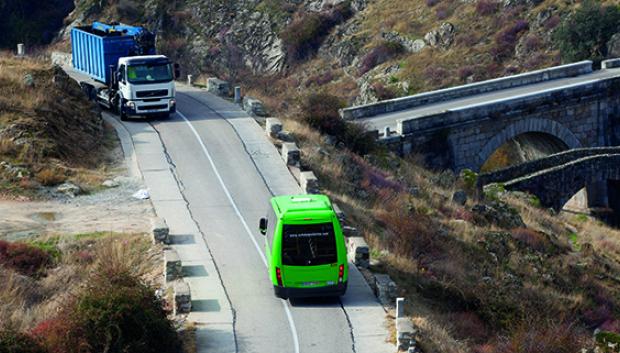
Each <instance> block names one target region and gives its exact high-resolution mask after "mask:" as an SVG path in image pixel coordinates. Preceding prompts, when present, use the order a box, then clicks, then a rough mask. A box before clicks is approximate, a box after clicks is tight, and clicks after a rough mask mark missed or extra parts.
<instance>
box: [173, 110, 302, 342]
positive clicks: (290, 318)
mask: <svg viewBox="0 0 620 353" xmlns="http://www.w3.org/2000/svg"><path fill="white" fill-rule="evenodd" d="M177 114H178V115H179V116H180V117H181V118H183V120H185V122H186V123H187V125H188V126H189V128H190V129H191V130H192V132H193V133H194V136H196V140H198V143H199V144H200V147H202V151H203V152H204V154H205V156H207V159H208V160H209V164H211V168H213V172H214V173H215V176H216V177H217V180H218V181H219V182H220V185H221V186H222V189H223V190H224V193H225V194H226V197H227V198H228V201H230V204H231V205H232V207H233V209H234V210H235V213H236V214H237V217H239V220H241V224H243V228H245V231H246V233H247V235H248V237H249V238H250V240H252V243H253V244H254V247H255V248H256V251H257V252H258V254H259V255H260V258H261V260H262V261H263V264H265V267H268V265H267V259H266V258H265V254H264V253H263V251H262V250H261V248H260V246H259V245H258V242H256V239H254V236H253V235H252V231H250V227H248V224H247V223H246V222H245V219H243V216H242V215H241V212H240V211H239V207H237V204H236V203H235V201H234V200H233V198H232V196H231V195H230V192H229V191H228V188H227V187H226V185H225V184H224V180H223V179H222V176H221V175H220V172H219V171H218V170H217V167H216V166H215V163H214V162H213V158H211V153H209V150H208V149H207V146H205V144H204V143H203V142H202V140H201V139H200V135H199V134H198V132H197V131H196V129H195V128H194V126H193V125H192V123H191V122H190V121H189V119H187V117H185V115H183V113H181V112H180V111H178V110H177ZM280 302H281V303H282V306H283V307H284V311H285V312H286V317H287V319H288V323H289V327H290V328H291V333H292V335H293V343H294V345H295V353H299V338H298V337H297V328H295V322H294V321H293V315H292V314H291V310H290V308H289V304H288V302H286V301H284V300H281V301H280Z"/></svg>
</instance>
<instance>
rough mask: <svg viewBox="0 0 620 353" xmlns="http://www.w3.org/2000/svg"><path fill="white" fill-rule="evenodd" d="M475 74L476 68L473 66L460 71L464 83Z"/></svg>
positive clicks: (460, 77)
mask: <svg viewBox="0 0 620 353" xmlns="http://www.w3.org/2000/svg"><path fill="white" fill-rule="evenodd" d="M474 73H475V71H474V68H473V67H471V66H463V67H460V68H459V70H458V73H457V74H458V76H459V79H460V80H461V81H463V82H465V81H467V79H468V78H469V77H471V76H473V75H474Z"/></svg>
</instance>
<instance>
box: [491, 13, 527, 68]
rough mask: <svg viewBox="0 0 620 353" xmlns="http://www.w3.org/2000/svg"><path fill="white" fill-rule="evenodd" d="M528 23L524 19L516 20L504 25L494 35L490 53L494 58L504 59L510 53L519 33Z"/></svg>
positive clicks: (524, 29)
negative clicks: (493, 44)
mask: <svg viewBox="0 0 620 353" xmlns="http://www.w3.org/2000/svg"><path fill="white" fill-rule="evenodd" d="M528 28H529V24H528V22H527V21H525V20H517V21H515V22H513V23H512V24H510V25H508V26H505V27H504V28H503V29H502V30H501V31H500V32H499V33H498V34H497V35H495V47H494V48H493V50H492V54H493V55H494V56H495V57H496V59H500V60H501V59H504V58H506V57H508V56H510V55H511V54H512V52H513V51H514V48H515V44H516V43H517V39H518V37H519V34H520V33H521V32H523V31H526V30H527V29H528Z"/></svg>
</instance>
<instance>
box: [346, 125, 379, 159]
mask: <svg viewBox="0 0 620 353" xmlns="http://www.w3.org/2000/svg"><path fill="white" fill-rule="evenodd" d="M344 144H345V145H346V146H347V147H348V148H349V149H350V150H351V151H353V152H355V153H357V154H359V155H366V154H368V153H370V152H372V151H374V150H375V148H376V147H377V143H376V141H375V138H374V137H373V136H372V135H371V134H370V133H369V132H368V131H367V130H366V127H364V126H363V125H360V124H355V123H346V125H345V132H344Z"/></svg>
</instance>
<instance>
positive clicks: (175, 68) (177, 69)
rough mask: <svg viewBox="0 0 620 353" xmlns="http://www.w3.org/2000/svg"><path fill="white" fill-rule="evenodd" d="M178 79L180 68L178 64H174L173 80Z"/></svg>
mask: <svg viewBox="0 0 620 353" xmlns="http://www.w3.org/2000/svg"><path fill="white" fill-rule="evenodd" d="M179 77H181V66H179V64H177V63H175V64H174V78H175V79H178V78H179Z"/></svg>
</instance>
